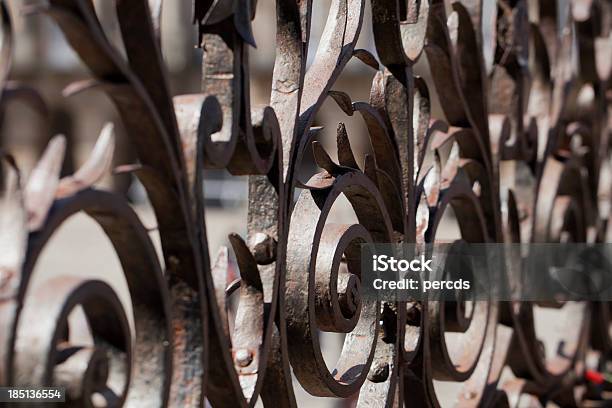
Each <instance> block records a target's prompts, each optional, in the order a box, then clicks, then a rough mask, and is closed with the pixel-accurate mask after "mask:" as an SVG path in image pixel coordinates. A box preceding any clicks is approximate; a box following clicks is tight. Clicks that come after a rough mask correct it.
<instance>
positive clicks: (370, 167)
mask: <svg viewBox="0 0 612 408" xmlns="http://www.w3.org/2000/svg"><path fill="white" fill-rule="evenodd" d="M363 167H364V169H363V172H364V173H365V175H366V176H368V178H369V179H370V180H372V182H373V183H374V184H376V185H377V186H378V174H377V173H376V161H375V160H374V156H372V155H371V154H366V155H365V165H364V166H363Z"/></svg>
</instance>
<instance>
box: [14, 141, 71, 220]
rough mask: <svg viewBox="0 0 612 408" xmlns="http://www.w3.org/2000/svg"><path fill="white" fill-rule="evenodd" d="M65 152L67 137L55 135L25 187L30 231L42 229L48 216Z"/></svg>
mask: <svg viewBox="0 0 612 408" xmlns="http://www.w3.org/2000/svg"><path fill="white" fill-rule="evenodd" d="M65 152H66V138H65V137H64V136H63V135H58V136H55V137H54V138H53V139H51V141H50V142H49V144H48V145H47V148H46V149H45V152H44V153H43V156H42V157H41V159H40V160H39V162H38V164H36V166H35V167H34V169H33V170H32V173H31V174H30V177H29V179H28V182H27V184H26V186H25V189H24V201H25V207H26V210H27V214H28V229H29V230H30V231H36V230H38V229H40V227H42V225H43V223H44V222H45V219H46V218H47V213H48V212H49V209H50V208H51V205H52V204H53V200H54V198H55V192H56V190H57V187H58V184H59V175H60V171H61V169H62V163H63V162H64V154H65Z"/></svg>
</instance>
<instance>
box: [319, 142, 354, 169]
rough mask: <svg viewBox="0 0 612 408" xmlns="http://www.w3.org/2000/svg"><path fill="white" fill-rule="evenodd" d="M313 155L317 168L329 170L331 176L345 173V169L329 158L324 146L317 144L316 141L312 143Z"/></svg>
mask: <svg viewBox="0 0 612 408" xmlns="http://www.w3.org/2000/svg"><path fill="white" fill-rule="evenodd" d="M312 153H313V154H314V159H315V162H316V163H317V166H319V167H321V168H322V169H325V170H327V172H328V173H329V174H331V175H336V174H342V173H345V172H346V171H345V169H343V168H342V167H340V166H338V165H337V164H336V163H334V161H333V160H332V159H331V157H329V155H328V154H327V152H326V151H325V149H324V148H323V145H321V143H319V142H317V141H316V140H315V141H313V142H312Z"/></svg>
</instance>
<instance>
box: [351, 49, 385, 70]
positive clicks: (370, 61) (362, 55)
mask: <svg viewBox="0 0 612 408" xmlns="http://www.w3.org/2000/svg"><path fill="white" fill-rule="evenodd" d="M353 57H356V58H358V59H359V60H360V61H361V62H363V63H364V64H366V65H367V66H369V67H372V68H374V69H375V70H377V71H378V70H379V69H380V64H379V63H378V60H377V59H376V57H375V56H374V55H373V54H372V53H371V52H370V51H368V50H364V49H362V48H360V49H357V50H354V51H353Z"/></svg>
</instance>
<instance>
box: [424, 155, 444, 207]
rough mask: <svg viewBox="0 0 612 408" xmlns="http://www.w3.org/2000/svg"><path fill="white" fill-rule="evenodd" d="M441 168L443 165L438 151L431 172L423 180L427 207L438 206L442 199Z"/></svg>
mask: <svg viewBox="0 0 612 408" xmlns="http://www.w3.org/2000/svg"><path fill="white" fill-rule="evenodd" d="M441 167H442V164H441V159H440V154H439V153H438V151H437V150H436V151H435V159H434V164H433V166H432V167H431V168H430V169H429V171H427V173H426V174H425V179H424V180H423V188H424V189H425V196H426V197H427V205H429V206H430V207H435V206H436V205H437V204H438V199H439V198H440V189H441V185H440V184H441V180H440V177H441V172H442V169H441Z"/></svg>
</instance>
